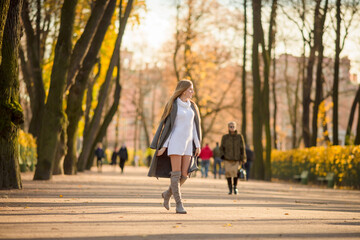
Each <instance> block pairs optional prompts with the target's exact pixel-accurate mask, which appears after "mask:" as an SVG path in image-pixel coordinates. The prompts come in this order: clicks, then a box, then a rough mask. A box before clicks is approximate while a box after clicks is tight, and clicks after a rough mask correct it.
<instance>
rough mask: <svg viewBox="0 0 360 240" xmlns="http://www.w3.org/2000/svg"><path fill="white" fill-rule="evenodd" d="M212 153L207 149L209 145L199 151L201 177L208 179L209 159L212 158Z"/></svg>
mask: <svg viewBox="0 0 360 240" xmlns="http://www.w3.org/2000/svg"><path fill="white" fill-rule="evenodd" d="M212 156H213V152H212V151H211V149H210V148H209V144H206V145H205V147H203V148H202V149H201V152H200V155H199V157H200V158H201V177H205V178H207V177H208V172H209V166H210V158H212Z"/></svg>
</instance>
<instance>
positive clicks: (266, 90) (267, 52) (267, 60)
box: [259, 0, 277, 181]
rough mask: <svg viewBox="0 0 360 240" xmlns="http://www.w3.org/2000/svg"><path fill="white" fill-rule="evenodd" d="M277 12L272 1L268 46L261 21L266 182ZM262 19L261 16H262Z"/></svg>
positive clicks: (268, 178) (269, 166)
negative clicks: (272, 62)
mask: <svg viewBox="0 0 360 240" xmlns="http://www.w3.org/2000/svg"><path fill="white" fill-rule="evenodd" d="M276 12H277V0H272V4H271V13H270V23H269V32H268V34H269V35H268V46H267V47H266V45H265V39H264V32H263V28H262V23H261V19H260V26H259V27H260V30H261V47H262V56H263V62H264V85H263V89H262V102H263V114H264V122H263V124H264V129H265V135H266V148H265V156H266V157H265V169H264V170H265V176H264V177H265V180H267V181H270V180H271V148H272V147H271V130H270V81H269V78H270V66H271V56H272V55H271V50H272V49H273V44H274V42H275V33H276V31H275V27H276ZM260 17H261V16H260Z"/></svg>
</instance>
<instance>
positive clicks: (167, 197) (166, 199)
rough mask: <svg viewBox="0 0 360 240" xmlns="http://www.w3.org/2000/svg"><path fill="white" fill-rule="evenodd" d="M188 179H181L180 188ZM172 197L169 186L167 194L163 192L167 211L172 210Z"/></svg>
mask: <svg viewBox="0 0 360 240" xmlns="http://www.w3.org/2000/svg"><path fill="white" fill-rule="evenodd" d="M187 179H188V177H185V176H183V175H181V178H180V186H182V185H183V184H184V182H185V181H186V180H187ZM171 195H172V192H171V186H169V188H168V190H166V191H165V192H163V193H162V194H161V196H162V198H163V199H164V203H163V206H164V207H165V208H166V209H167V210H170V204H169V201H170V198H171Z"/></svg>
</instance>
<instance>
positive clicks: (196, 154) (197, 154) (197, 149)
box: [195, 148, 201, 157]
mask: <svg viewBox="0 0 360 240" xmlns="http://www.w3.org/2000/svg"><path fill="white" fill-rule="evenodd" d="M200 152H201V149H200V148H196V150H195V157H198V156H199V155H200Z"/></svg>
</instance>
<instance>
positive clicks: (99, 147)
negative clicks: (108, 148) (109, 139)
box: [95, 142, 105, 172]
mask: <svg viewBox="0 0 360 240" xmlns="http://www.w3.org/2000/svg"><path fill="white" fill-rule="evenodd" d="M95 156H96V159H97V161H96V166H97V168H98V172H101V171H102V159H103V158H105V152H104V150H103V149H102V143H101V142H99V143H98V144H97V148H96V150H95Z"/></svg>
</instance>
